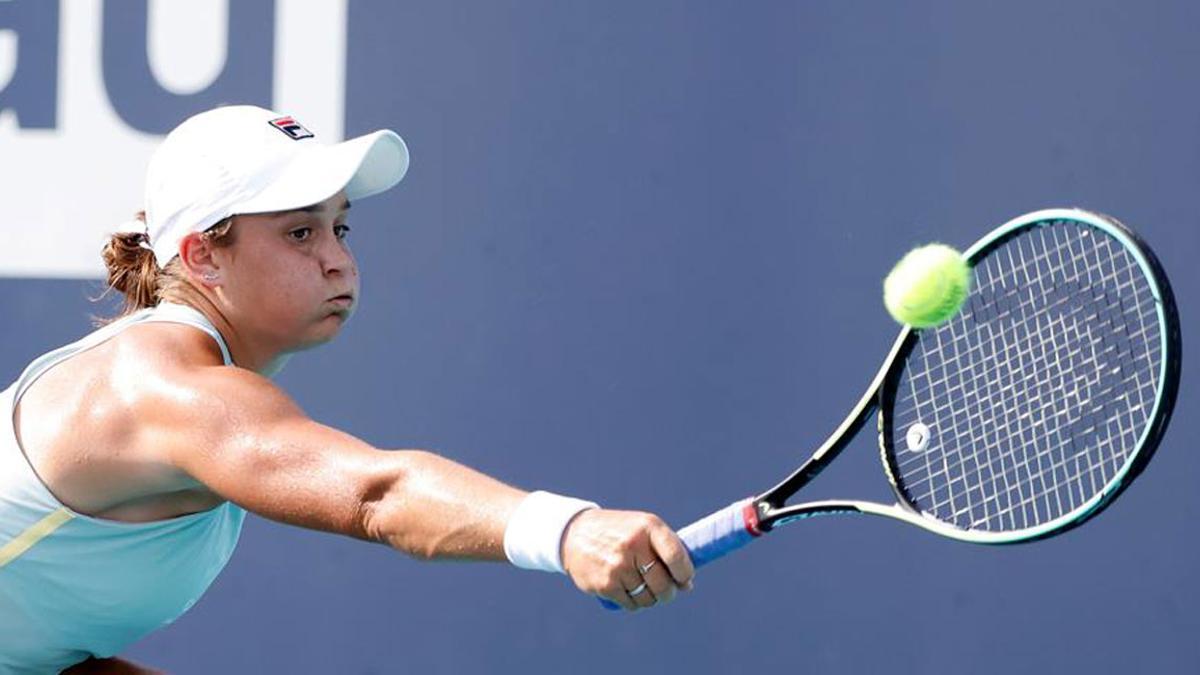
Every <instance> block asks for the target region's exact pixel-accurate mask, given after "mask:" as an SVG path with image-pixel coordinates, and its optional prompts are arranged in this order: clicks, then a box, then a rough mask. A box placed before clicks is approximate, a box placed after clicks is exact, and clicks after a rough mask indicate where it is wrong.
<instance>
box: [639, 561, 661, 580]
mask: <svg viewBox="0 0 1200 675" xmlns="http://www.w3.org/2000/svg"><path fill="white" fill-rule="evenodd" d="M657 564H658V561H657V560H651V561H650V562H648V563H646V564H645V565H638V572H640V573H641V574H642V576H646V572H649V571H650V570H652V569H654V566H655V565H657Z"/></svg>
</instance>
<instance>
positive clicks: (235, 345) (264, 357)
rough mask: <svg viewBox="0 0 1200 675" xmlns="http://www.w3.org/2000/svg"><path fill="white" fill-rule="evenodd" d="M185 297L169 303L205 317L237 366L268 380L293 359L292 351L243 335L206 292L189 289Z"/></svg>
mask: <svg viewBox="0 0 1200 675" xmlns="http://www.w3.org/2000/svg"><path fill="white" fill-rule="evenodd" d="M183 296H184V297H181V298H171V299H169V302H175V303H178V304H181V305H187V306H188V307H191V308H192V309H194V310H196V311H197V312H200V313H201V314H203V315H204V317H205V318H206V319H208V321H209V323H211V324H212V325H213V328H216V329H217V332H218V333H220V334H221V337H222V338H224V340H225V346H226V347H228V348H229V355H230V356H231V357H232V358H233V363H234V365H237V366H238V367H241V368H245V369H247V370H253V371H254V372H256V373H258V374H260V375H263V376H265V377H273V376H274V375H276V374H277V373H279V371H281V370H283V367H284V366H285V365H287V362H288V360H289V359H290V358H291V354H290V353H289V352H286V351H284V350H281V349H279V348H274V347H271V346H268V345H264V344H261V343H260V342H256V341H255V340H254V339H252V336H248V335H245V334H243V333H241V332H239V331H238V330H237V329H236V328H234V326H233V323H232V322H231V321H230V320H229V319H228V317H227V316H226V315H225V312H224V311H222V309H221V307H220V306H219V305H218V304H217V303H215V302H213V300H212V299H211V298H209V297H208V296H207V295H205V294H204V293H202V292H200V291H198V290H195V289H190V288H189V289H186V291H185V293H184V294H183Z"/></svg>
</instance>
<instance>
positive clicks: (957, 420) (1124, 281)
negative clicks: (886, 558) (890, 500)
mask: <svg viewBox="0 0 1200 675" xmlns="http://www.w3.org/2000/svg"><path fill="white" fill-rule="evenodd" d="M974 272H975V281H976V285H975V288H974V289H972V292H971V295H970V297H969V299H968V302H967V304H966V306H965V307H964V309H963V311H962V312H960V313H959V315H958V316H957V317H955V318H954V319H952V320H951V321H950V322H948V323H947V324H945V325H943V326H941V327H939V328H938V329H936V330H926V331H922V332H921V333H920V334H919V337H918V342H917V344H916V345H915V346H914V349H913V351H912V352H911V353H910V355H909V356H908V359H907V361H906V363H905V370H904V372H903V374H902V376H901V379H900V381H899V386H898V388H897V392H896V398H895V401H894V408H893V410H892V411H891V413H890V417H891V419H892V420H893V425H894V426H893V428H894V430H895V431H894V435H895V438H894V439H892V441H893V442H892V447H893V448H894V451H893V452H894V455H895V457H894V463H895V466H896V467H897V469H898V471H897V473H898V475H896V476H895V479H896V481H897V485H898V486H899V487H900V488H901V491H902V492H903V493H904V494H905V495H906V496H908V498H909V499H910V500H911V503H912V505H913V506H914V507H916V508H918V509H920V510H921V511H923V512H925V513H928V514H930V515H933V516H934V517H937V518H938V519H940V520H943V521H946V522H949V523H953V524H954V525H956V526H958V527H962V528H967V529H985V530H993V531H1000V530H1014V529H1024V528H1028V527H1033V526H1037V525H1040V524H1044V523H1046V522H1049V521H1052V520H1055V519H1057V518H1061V517H1063V516H1066V515H1068V514H1070V513H1072V512H1073V511H1075V510H1077V509H1080V508H1081V507H1083V506H1085V505H1087V504H1088V503H1089V502H1090V501H1091V500H1093V499H1094V498H1096V496H1097V495H1099V494H1101V492H1102V491H1103V490H1104V489H1105V488H1106V486H1108V485H1109V484H1110V483H1111V481H1112V480H1113V479H1114V478H1115V477H1117V476H1118V475H1120V474H1121V472H1122V470H1123V468H1124V467H1125V466H1126V464H1127V463H1128V461H1129V460H1130V458H1131V456H1132V453H1133V452H1134V451H1135V450H1136V448H1137V446H1138V443H1139V440H1140V437H1141V435H1142V432H1143V430H1144V429H1145V426H1146V424H1147V421H1148V419H1149V416H1150V414H1151V411H1152V408H1153V406H1154V403H1155V401H1156V400H1157V397H1156V394H1157V387H1158V385H1159V383H1158V381H1157V374H1158V367H1159V363H1160V360H1161V358H1162V354H1161V353H1160V352H1161V347H1160V330H1161V329H1160V327H1159V322H1158V316H1157V307H1156V304H1155V299H1154V295H1153V288H1152V286H1151V284H1150V282H1149V281H1148V280H1147V279H1146V277H1145V275H1144V273H1143V272H1142V270H1141V267H1140V266H1139V264H1138V262H1137V259H1136V258H1135V257H1134V256H1133V255H1132V254H1131V253H1130V252H1129V251H1127V250H1126V249H1125V248H1124V247H1123V246H1122V245H1121V244H1120V243H1119V242H1117V241H1116V240H1115V238H1113V237H1111V236H1110V235H1108V234H1107V233H1105V232H1103V231H1100V230H1094V229H1091V228H1090V227H1088V226H1086V225H1084V224H1082V223H1078V222H1075V221H1055V222H1052V223H1043V224H1041V225H1040V226H1039V227H1036V228H1033V229H1029V230H1025V231H1023V232H1022V233H1020V234H1017V235H1015V236H1013V237H1011V238H1010V239H1008V240H1007V241H1006V242H1004V243H1002V244H1000V245H999V246H998V247H996V248H995V249H993V250H992V251H990V252H989V253H988V255H986V256H985V257H984V258H983V259H981V260H978V261H976V263H975V268H974ZM918 423H920V424H922V425H925V427H927V428H928V430H929V434H930V436H929V438H930V440H929V443H928V446H927V447H924V448H918V449H910V448H909V447H908V446H907V443H906V433H907V431H908V430H909V429H910V428H911V427H912V426H913V425H915V424H918Z"/></svg>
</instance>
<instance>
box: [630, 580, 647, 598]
mask: <svg viewBox="0 0 1200 675" xmlns="http://www.w3.org/2000/svg"><path fill="white" fill-rule="evenodd" d="M645 592H646V582H644V581H643V582H642V583H640V584H638V586H637V588H635V589H633V590H632V591H629V597H631V598H636V597H637V596H639V595H641V594H642V593H645Z"/></svg>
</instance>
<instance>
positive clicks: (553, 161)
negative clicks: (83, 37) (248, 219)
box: [0, 0, 1200, 673]
mask: <svg viewBox="0 0 1200 675" xmlns="http://www.w3.org/2000/svg"><path fill="white" fill-rule="evenodd" d="M1198 22H1200V9H1198V8H1197V6H1196V5H1195V3H1189V2H1156V3H1129V2H1084V1H1082V0H1080V1H1074V2H1058V3H1042V2H1016V3H1014V2H1007V3H953V2H930V3H889V2H868V3H841V2H832V1H830V2H804V3H781V2H767V3H751V4H735V3H716V2H705V3H700V2H682V1H680V2H665V1H655V2H648V3H647V2H623V1H622V2H616V1H612V2H603V3H601V2H595V3H559V2H552V1H536V2H534V1H522V2H474V3H463V2H400V3H392V2H383V1H377V2H366V1H365V0H356V1H355V2H354V3H352V5H351V7H350V24H349V52H348V57H347V58H348V69H347V70H348V78H349V79H348V90H347V91H348V93H347V113H346V114H347V118H346V128H347V129H346V130H347V135H353V134H357V133H362V132H366V131H369V130H371V129H375V128H378V127H384V126H386V127H392V128H395V129H397V130H398V131H399V132H400V133H401V134H402V135H404V136H405V138H406V139H407V140H408V142H409V144H410V147H411V149H412V153H413V168H412V171H411V172H410V174H409V176H408V178H407V179H406V180H405V181H404V183H403V184H402V185H401V186H400V187H399V188H398V189H396V190H394V191H392V192H391V193H388V194H386V195H384V196H382V197H378V198H373V199H371V200H368V201H364V202H362V203H361V204H356V205H355V208H354V218H353V221H352V222H353V225H354V227H355V231H354V233H353V235H352V236H353V242H354V246H355V248H356V250H357V252H358V255H359V258H360V264H361V266H362V271H363V275H364V287H365V301H364V303H363V305H362V308H361V311H360V313H359V315H358V316H357V317H356V318H355V320H354V322H352V324H351V325H350V326H349V327H348V328H347V330H346V332H345V334H344V336H343V337H342V338H341V339H340V340H339V341H338V342H336V343H334V344H332V345H330V346H327V347H325V348H323V349H320V350H318V351H315V352H311V353H309V354H306V355H303V356H301V357H299V358H297V359H295V360H294V361H293V363H292V365H291V366H290V367H289V369H288V370H287V371H286V372H285V373H284V374H283V375H282V377H281V378H280V381H281V383H282V384H283V385H284V386H285V387H286V388H287V389H288V390H289V391H290V392H292V393H293V394H294V396H295V397H296V398H297V399H298V400H299V401H300V403H301V404H302V405H303V406H304V407H305V408H306V409H307V410H308V411H309V412H310V413H311V414H312V415H313V416H314V417H315V418H317V419H319V420H321V421H323V422H326V423H330V424H333V425H335V426H338V427H341V428H344V429H347V430H350V431H352V432H354V433H356V434H358V435H360V436H362V437H363V438H365V439H367V440H368V441H370V442H372V443H375V444H377V445H380V446H384V447H421V448H429V449H434V450H438V451H441V452H443V453H445V454H446V455H448V456H450V457H453V458H455V459H457V460H460V461H462V462H465V463H467V464H469V465H472V466H475V467H477V468H480V469H482V470H484V471H487V472H489V473H492V474H494V475H496V476H499V477H501V478H503V479H505V480H508V481H511V482H513V483H515V484H518V485H521V486H524V487H529V488H533V487H542V488H547V489H552V490H556V491H559V492H566V493H571V494H577V495H581V496H587V497H590V498H592V499H595V500H598V501H600V502H602V503H604V504H605V505H609V506H613V507H629V508H642V509H647V510H652V511H655V512H657V513H660V514H661V515H662V516H663V517H664V518H666V519H667V520H668V521H669V522H672V523H675V524H678V525H682V524H685V523H687V522H689V521H690V520H691V519H693V518H694V517H696V516H699V515H702V514H704V513H706V512H707V511H709V510H711V509H712V508H714V507H716V506H719V505H722V504H724V503H726V502H728V501H729V500H732V499H734V498H737V497H741V496H744V495H746V494H748V493H749V492H751V491H752V490H756V489H759V488H761V487H765V486H766V485H767V484H768V483H770V482H771V481H773V480H774V479H775V478H776V477H777V476H778V475H779V474H780V473H781V472H783V471H785V470H787V469H789V468H790V467H792V466H793V465H794V464H795V463H796V462H798V461H799V459H801V458H802V457H804V456H806V455H807V453H808V452H809V451H810V449H811V448H812V447H813V446H814V445H815V444H816V443H819V442H820V441H821V440H823V438H824V437H825V435H826V434H827V433H828V432H829V431H830V430H831V429H832V428H833V426H835V425H836V424H837V423H838V422H839V421H840V420H841V417H842V415H843V414H844V413H845V412H846V410H848V408H849V407H850V405H851V404H852V403H853V402H854V401H855V400H857V397H858V396H859V394H860V393H861V390H862V388H863V387H864V386H865V385H866V384H867V381H868V379H869V378H870V376H871V375H872V374H873V373H874V371H875V369H876V367H877V366H878V362H879V360H880V359H882V357H883V355H884V352H885V350H886V348H887V347H888V345H889V344H890V342H891V339H892V337H893V334H894V331H895V326H894V325H893V324H892V323H891V321H890V319H889V318H888V317H887V315H886V314H885V313H884V311H883V309H882V306H881V301H880V280H881V278H882V276H883V275H884V273H885V272H886V271H887V269H888V268H889V266H890V265H891V264H892V263H893V262H894V261H895V260H896V259H897V258H898V257H899V255H900V254H901V253H903V252H904V251H905V250H906V249H907V248H909V247H910V246H912V245H914V244H917V243H923V242H926V241H930V240H935V239H936V240H942V241H946V242H948V243H951V244H954V245H957V246H966V245H969V244H970V243H971V242H972V241H974V239H975V238H977V237H978V236H979V235H981V234H982V233H984V232H986V231H987V230H988V229H990V228H991V227H993V226H995V225H997V224H999V223H1000V222H1003V221H1004V220H1007V219H1008V218H1010V217H1013V216H1015V215H1018V214H1019V213H1022V212H1025V211H1030V210H1034V209H1037V208H1042V207H1048V206H1070V205H1078V206H1083V207H1087V208H1091V209H1094V210H1099V211H1104V212H1108V213H1112V214H1114V215H1116V216H1118V217H1120V218H1122V219H1123V220H1125V221H1126V222H1128V223H1130V224H1131V225H1133V226H1134V227H1135V228H1136V229H1138V230H1139V231H1140V232H1141V233H1142V234H1143V235H1144V236H1145V238H1146V239H1147V240H1148V241H1149V242H1150V244H1151V245H1152V246H1153V247H1154V248H1155V250H1156V251H1157V252H1158V254H1159V256H1160V258H1161V259H1162V261H1163V263H1164V265H1165V267H1166V268H1167V270H1168V272H1169V273H1170V274H1171V275H1172V280H1173V282H1174V284H1175V289H1176V294H1177V295H1178V297H1179V302H1180V311H1181V313H1182V319H1183V331H1184V337H1185V347H1186V345H1188V344H1190V343H1189V339H1190V338H1191V337H1192V336H1194V335H1197V334H1200V326H1198V325H1197V324H1196V321H1195V317H1196V315H1197V311H1198V310H1200V306H1198V303H1197V300H1196V297H1197V292H1198V291H1200V271H1198V270H1197V265H1196V263H1195V257H1196V253H1197V250H1198V249H1200V235H1198V234H1197V226H1198V220H1200V207H1197V199H1196V192H1197V191H1196V181H1197V178H1198V177H1200V152H1198V150H1200V93H1198V87H1197V84H1198V78H1197V74H1196V73H1197V70H1198V68H1200V42H1198V41H1197V40H1196V26H1197V25H1198ZM130 39H141V36H139V35H134V36H130ZM289 112H292V113H294V114H296V115H297V116H300V117H301V118H302V117H303V111H289ZM80 160H81V161H95V158H80ZM97 170H98V171H101V170H103V167H102V166H101V165H100V164H99V163H98V165H97ZM95 290H96V289H95V286H94V285H89V284H84V283H81V282H77V281H70V282H68V281H29V280H3V281H0V314H3V315H4V316H6V317H8V319H9V320H8V321H6V322H5V323H4V324H3V325H0V343H2V344H3V345H4V346H5V349H4V350H3V351H2V352H0V371H2V372H5V373H9V374H10V375H9V376H10V377H12V376H15V375H16V373H17V372H18V371H19V369H20V368H21V367H23V366H24V364H25V363H26V362H27V361H28V360H29V359H30V358H32V357H33V356H35V355H36V354H37V353H40V352H41V351H44V350H45V349H47V348H49V347H51V346H54V345H57V344H60V343H62V342H65V341H68V340H70V339H73V338H75V337H76V336H78V335H79V334H81V333H83V332H85V331H86V330H87V328H88V314H89V312H94V311H96V308H95V306H94V305H92V304H91V303H89V301H88V300H87V296H88V295H89V294H93V293H94V292H95ZM281 290H282V289H281ZM1195 363H1196V360H1195V359H1190V358H1189V359H1186V360H1185V363H1184V380H1183V387H1182V390H1181V392H1180V398H1179V403H1178V406H1177V412H1176V418H1175V420H1174V422H1173V424H1172V427H1171V429H1170V431H1169V433H1168V435H1167V437H1166V439H1165V441H1164V443H1163V445H1162V447H1161V449H1160V451H1159V453H1160V454H1159V456H1158V457H1157V458H1156V460H1155V462H1154V463H1153V464H1151V466H1150V467H1149V469H1148V470H1147V472H1146V473H1145V474H1144V475H1143V476H1142V477H1141V478H1140V479H1139V481H1138V483H1137V484H1136V485H1134V487H1133V488H1132V489H1131V490H1130V491H1129V492H1128V493H1126V495H1125V496H1124V497H1123V498H1122V499H1121V501H1120V502H1118V503H1117V504H1116V505H1115V506H1114V507H1113V508H1111V509H1110V510H1109V511H1108V512H1106V513H1105V514H1104V516H1102V517H1101V518H1100V519H1098V520H1097V521H1095V522H1094V523H1092V524H1090V525H1089V526H1088V527H1085V528H1082V529H1080V530H1077V531H1074V532H1071V533H1070V534H1068V535H1066V536H1064V537H1061V538H1058V539H1052V540H1049V541H1046V542H1044V543H1039V544H1036V545H1032V546H1022V547H1012V548H1001V549H995V548H981V547H972V546H969V545H966V544H960V543H954V542H949V541H943V540H941V539H939V538H937V537H934V536H932V535H929V534H927V533H924V532H922V531H919V530H915V529H913V528H909V527H905V526H902V525H899V524H895V523H892V522H884V521H875V520H868V519H842V518H829V519H818V520H815V521H811V522H806V523H802V524H799V525H797V526H794V527H793V528H791V529H789V530H787V531H784V532H782V533H780V534H779V535H778V536H773V537H770V538H769V539H767V540H765V541H763V542H762V543H761V544H760V545H758V546H757V547H755V548H753V549H751V550H748V551H746V552H745V553H744V554H742V555H740V556H739V557H738V558H737V559H731V560H727V561H723V562H721V563H719V564H716V565H714V566H712V567H711V568H707V569H705V570H703V571H702V573H701V574H700V576H699V577H698V579H697V583H696V591H695V592H694V593H693V594H691V595H690V596H687V597H683V598H681V599H680V600H678V601H677V602H675V603H674V604H673V605H671V606H669V607H667V608H666V609H661V610H656V611H652V612H644V613H639V614H636V615H622V614H609V613H605V612H602V611H600V610H599V609H598V608H597V606H596V604H595V603H594V602H593V601H590V600H588V599H587V598H584V597H582V596H580V595H578V594H577V593H576V592H575V591H574V590H573V587H572V586H571V584H570V583H569V582H568V581H567V580H566V579H565V578H562V577H552V576H549V575H544V574H537V573H531V572H522V571H518V570H514V569H511V568H509V567H507V566H504V565H472V564H460V563H444V564H437V563H435V564H424V563H417V562H414V561H411V560H409V559H406V558H404V557H402V556H401V555H398V554H396V553H394V552H392V551H390V550H388V549H385V548H383V547H379V546H371V545H368V544H363V543H361V542H355V541H351V540H348V539H341V538H336V537H332V536H329V535H322V534H316V533H310V532H305V531H301V530H298V529H293V528H288V527H284V526H281V525H277V524H273V523H269V522H266V521H263V520H261V519H257V518H252V519H250V520H249V521H248V522H247V526H246V529H245V532H244V534H243V538H242V544H241V546H240V548H239V550H238V553H237V554H236V556H235V558H234V559H233V561H232V563H231V564H230V566H229V567H228V569H227V570H226V572H225V573H224V575H223V576H222V577H220V579H219V580H218V581H217V583H216V584H215V585H214V587H213V588H212V590H211V592H210V593H209V594H208V595H207V596H206V597H205V598H204V599H203V600H202V601H201V602H200V603H199V604H198V605H197V606H196V607H195V608H194V609H193V610H192V611H191V613H189V614H188V615H186V616H185V617H184V618H183V619H181V620H180V621H179V622H178V623H176V624H175V625H174V626H172V627H170V628H168V629H166V630H164V631H161V632H159V633H157V634H154V635H152V636H151V637H149V638H148V639H146V640H145V641H143V642H142V643H140V644H138V645H137V646H136V647H134V648H133V649H131V650H130V652H129V656H131V657H133V658H135V659H138V660H141V661H145V662H147V663H150V664H154V665H157V666H159V667H163V668H167V669H170V670H172V671H174V672H180V673H208V672H345V673H385V672H400V671H404V672H429V673H457V672H573V673H608V672H675V671H684V670H686V671H692V672H735V671H743V670H751V669H762V668H768V667H785V666H792V667H793V668H795V669H798V670H803V671H806V672H883V671H885V670H887V671H890V672H898V673H929V672H972V673H1011V672H1096V673H1105V672H1113V673H1116V672H1155V673H1181V672H1195V670H1196V667H1197V662H1198V661H1200V653H1198V651H1197V648H1196V642H1195V636H1196V635H1197V633H1198V631H1200V619H1198V616H1197V611H1196V605H1197V601H1198V600H1200V580H1198V579H1197V575H1196V573H1195V572H1196V568H1197V563H1198V562H1200V545H1198V544H1197V541H1196V535H1195V533H1196V526H1195V523H1196V522H1197V518H1198V516H1200V496H1197V493H1196V489H1195V486H1196V484H1197V480H1196V477H1197V475H1198V469H1200V460H1198V459H1197V455H1196V453H1195V452H1194V449H1195V445H1196V442H1197V437H1198V436H1200V421H1197V415H1196V414H1195V412H1196V408H1197V403H1198V397H1197V391H1196V387H1195V384H1194V383H1195V382H1196V376H1197V374H1198V373H1197V372H1196V367H1195V366H1194V364H1195ZM809 494H810V495H813V496H827V497H828V496H841V497H846V496H853V497H867V498H873V499H881V500H887V499H889V492H888V489H887V487H886V484H885V482H884V480H883V477H882V475H881V473H880V472H879V470H878V463H877V460H876V459H875V452H874V446H873V444H872V441H871V440H870V439H869V438H867V437H866V436H864V437H863V438H862V439H860V442H859V443H858V445H857V446H856V448H855V449H852V451H850V452H849V454H848V455H847V456H846V457H845V458H843V460H840V461H839V463H838V464H836V465H835V466H834V467H833V468H832V469H830V471H829V472H828V474H827V475H826V476H823V477H822V479H821V480H820V481H819V482H818V483H817V484H815V485H814V486H813V488H812V490H811V491H810V492H809Z"/></svg>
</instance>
